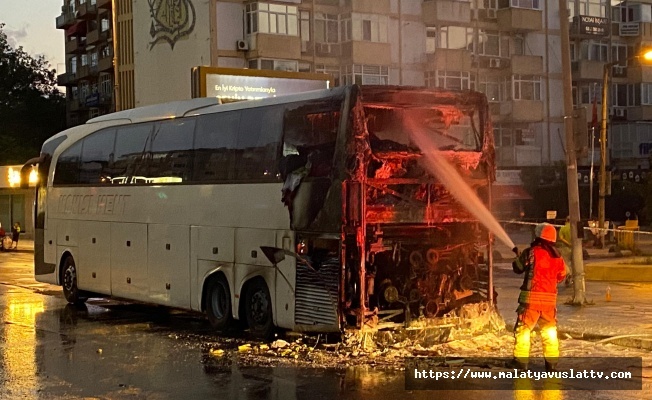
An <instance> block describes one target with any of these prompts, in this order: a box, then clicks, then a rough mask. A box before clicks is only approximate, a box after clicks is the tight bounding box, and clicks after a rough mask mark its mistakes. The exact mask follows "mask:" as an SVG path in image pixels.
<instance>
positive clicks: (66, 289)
mask: <svg viewBox="0 0 652 400" xmlns="http://www.w3.org/2000/svg"><path fill="white" fill-rule="evenodd" d="M62 286H63V295H64V296H65V298H66V300H67V301H68V303H72V304H79V303H84V302H85V301H86V300H87V299H86V298H85V297H82V293H81V291H80V290H79V288H77V268H75V260H74V259H73V258H72V256H68V257H66V259H65V261H64V262H63V281H62Z"/></svg>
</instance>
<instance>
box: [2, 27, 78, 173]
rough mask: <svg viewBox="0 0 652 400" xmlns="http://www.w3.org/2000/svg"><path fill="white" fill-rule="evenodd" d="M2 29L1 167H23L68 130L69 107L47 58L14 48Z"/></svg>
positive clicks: (20, 48)
mask: <svg viewBox="0 0 652 400" xmlns="http://www.w3.org/2000/svg"><path fill="white" fill-rule="evenodd" d="M3 28H4V24H1V23H0V165H3V164H5V165H6V164H20V163H23V162H24V161H27V160H28V159H29V158H32V157H35V156H37V155H38V154H39V150H40V148H41V145H42V144H43V142H44V141H45V140H46V139H47V138H49V137H50V136H52V135H53V134H55V133H57V132H59V131H61V130H63V129H65V124H66V103H65V97H64V96H63V94H62V93H61V92H60V91H59V90H58V89H57V83H56V71H55V70H54V69H50V68H49V67H50V64H49V63H48V61H47V60H46V59H45V57H43V56H42V55H40V56H36V57H34V56H31V55H29V54H27V53H26V52H25V51H24V50H23V48H22V46H21V47H18V48H13V47H12V46H11V45H10V44H9V42H8V40H7V35H6V34H5V33H4V31H3Z"/></svg>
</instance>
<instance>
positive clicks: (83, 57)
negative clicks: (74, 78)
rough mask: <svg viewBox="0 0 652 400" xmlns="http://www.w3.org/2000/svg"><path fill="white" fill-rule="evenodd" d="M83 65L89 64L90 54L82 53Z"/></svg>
mask: <svg viewBox="0 0 652 400" xmlns="http://www.w3.org/2000/svg"><path fill="white" fill-rule="evenodd" d="M81 65H82V67H84V66H86V65H88V54H82V55H81Z"/></svg>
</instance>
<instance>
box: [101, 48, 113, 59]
mask: <svg viewBox="0 0 652 400" xmlns="http://www.w3.org/2000/svg"><path fill="white" fill-rule="evenodd" d="M112 55H113V50H112V48H111V46H103V47H102V48H101V49H100V58H107V57H111V56H112Z"/></svg>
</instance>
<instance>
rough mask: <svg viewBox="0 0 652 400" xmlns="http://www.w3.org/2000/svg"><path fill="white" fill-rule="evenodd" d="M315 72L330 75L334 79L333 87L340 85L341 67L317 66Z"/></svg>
mask: <svg viewBox="0 0 652 400" xmlns="http://www.w3.org/2000/svg"><path fill="white" fill-rule="evenodd" d="M315 72H316V73H319V74H329V75H330V76H332V77H333V80H334V82H333V86H339V85H340V67H339V66H338V65H325V64H315Z"/></svg>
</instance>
